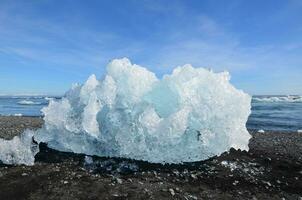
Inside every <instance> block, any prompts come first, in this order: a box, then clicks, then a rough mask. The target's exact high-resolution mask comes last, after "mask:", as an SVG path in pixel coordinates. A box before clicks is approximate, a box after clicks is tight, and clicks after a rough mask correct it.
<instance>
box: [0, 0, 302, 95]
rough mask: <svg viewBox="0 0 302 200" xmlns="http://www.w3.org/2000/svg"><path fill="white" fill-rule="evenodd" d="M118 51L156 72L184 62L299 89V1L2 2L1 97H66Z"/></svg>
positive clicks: (275, 90) (257, 90)
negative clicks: (45, 95) (69, 89)
mask: <svg viewBox="0 0 302 200" xmlns="http://www.w3.org/2000/svg"><path fill="white" fill-rule="evenodd" d="M121 57H128V58H129V59H130V60H131V61H132V62H133V63H136V64H139V65H142V66H144V67H147V68H148V69H150V70H151V71H153V72H155V73H156V74H157V75H158V76H159V77H161V76H162V75H163V74H165V73H170V72H171V71H172V69H173V68H174V67H176V66H179V65H183V64H185V63H190V64H192V65H193V66H195V67H210V68H212V69H214V70H215V71H222V70H228V71H230V72H231V75H232V80H231V81H232V83H233V84H234V85H235V86H236V87H237V88H240V89H243V90H245V91H246V92H248V93H250V94H302V1H300V0H288V1H286V0H266V1H263V0H253V1H245V0H224V1H223V0H208V1H206V0H183V1H180V0H175V1H172V0H161V1H160V0H149V1H147V0H103V1H102V0H95V1H94V0H87V1H86V0H23V1H19V0H0V94H63V93H64V91H66V90H67V89H68V88H69V87H70V86H71V84H72V83H76V82H80V83H81V82H83V81H85V80H86V79H87V77H88V76H89V75H90V74H92V73H94V74H96V75H97V76H98V77H102V75H103V74H104V72H105V68H106V64H107V63H108V62H109V61H110V60H112V59H114V58H121Z"/></svg>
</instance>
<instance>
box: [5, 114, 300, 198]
mask: <svg viewBox="0 0 302 200" xmlns="http://www.w3.org/2000/svg"><path fill="white" fill-rule="evenodd" d="M42 124H43V120H42V119H41V118H28V117H0V137H2V138H5V139H11V138H12V137H13V136H14V135H18V134H20V132H22V131H23V130H24V129H26V128H31V129H36V128H39V127H41V126H42ZM251 134H252V136H253V138H252V139H251V140H250V144H249V147H250V150H249V151H248V152H246V151H236V150H234V149H231V150H230V151H229V152H225V153H223V154H222V155H220V156H216V157H214V158H210V159H209V160H206V161H202V162H196V163H185V164H183V165H159V164H150V163H147V162H142V161H135V160H129V159H118V158H115V159H110V158H99V157H93V158H89V159H87V158H86V162H85V156H84V155H79V154H73V153H63V152H58V151H55V150H52V149H49V148H47V145H46V144H41V145H40V152H39V153H38V154H37V155H36V164H35V165H34V166H5V165H1V166H0V199H1V200H2V199H3V200H5V199H9V200H12V199H56V200H57V199H85V200H86V199H158V200H159V199H293V200H297V199H298V200H302V133H279V132H266V133H257V132H254V131H251ZM90 159H93V160H94V162H93V163H90V162H87V161H89V160H90Z"/></svg>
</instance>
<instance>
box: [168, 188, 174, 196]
mask: <svg viewBox="0 0 302 200" xmlns="http://www.w3.org/2000/svg"><path fill="white" fill-rule="evenodd" d="M169 192H170V194H171V195H172V196H174V195H175V192H174V190H173V189H172V188H170V189H169Z"/></svg>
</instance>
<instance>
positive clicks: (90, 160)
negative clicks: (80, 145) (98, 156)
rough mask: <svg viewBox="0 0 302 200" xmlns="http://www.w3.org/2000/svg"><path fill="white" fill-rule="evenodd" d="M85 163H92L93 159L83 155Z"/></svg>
mask: <svg viewBox="0 0 302 200" xmlns="http://www.w3.org/2000/svg"><path fill="white" fill-rule="evenodd" d="M84 162H85V165H91V164H92V163H93V159H92V157H91V156H85V161H84Z"/></svg>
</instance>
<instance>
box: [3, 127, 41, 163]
mask: <svg viewBox="0 0 302 200" xmlns="http://www.w3.org/2000/svg"><path fill="white" fill-rule="evenodd" d="M32 138H33V132H31V131H25V132H24V133H22V134H21V135H20V136H15V137H14V138H13V139H11V140H4V139H0V161H1V162H2V163H4V164H25V165H33V164H34V161H35V158H34V156H35V155H36V154H37V153H38V152H39V147H38V145H37V144H35V143H33V140H32Z"/></svg>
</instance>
